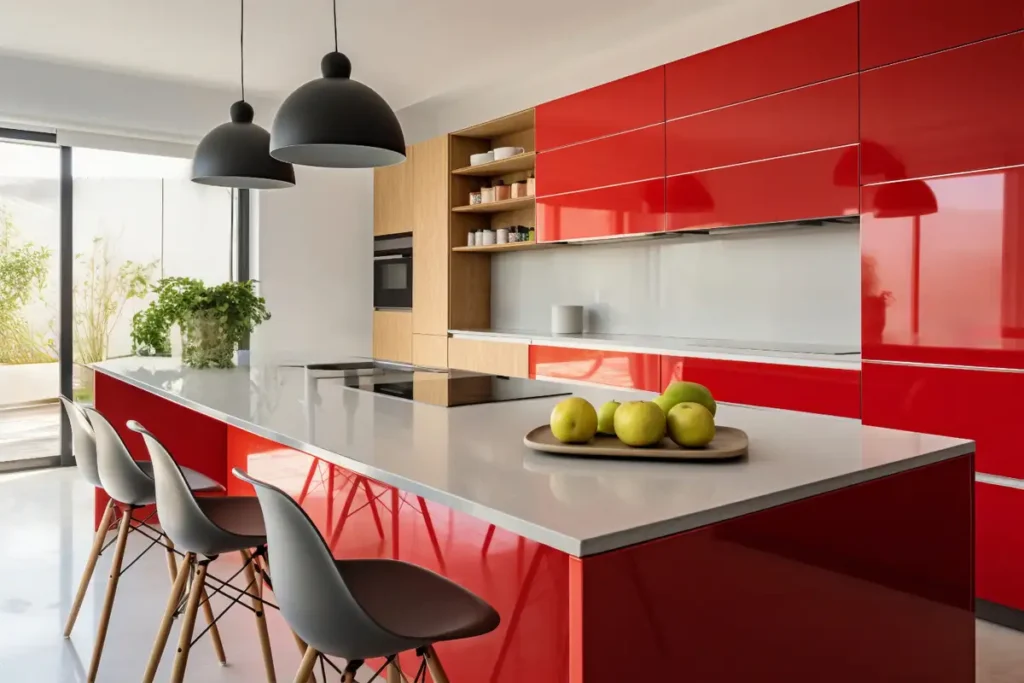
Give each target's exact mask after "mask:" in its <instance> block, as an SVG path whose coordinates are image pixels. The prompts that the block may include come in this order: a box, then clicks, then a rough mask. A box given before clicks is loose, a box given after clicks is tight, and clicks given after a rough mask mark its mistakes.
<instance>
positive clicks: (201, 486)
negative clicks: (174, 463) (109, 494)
mask: <svg viewBox="0 0 1024 683" xmlns="http://www.w3.org/2000/svg"><path fill="white" fill-rule="evenodd" d="M135 462H136V464H137V465H138V466H139V469H140V470H142V471H143V472H145V473H146V476H148V477H149V478H150V479H152V478H153V463H152V462H150V461H149V460H136V461H135ZM181 473H182V474H184V475H185V481H186V482H187V483H188V487H189V488H190V489H191V490H193V491H195V492H197V493H207V492H210V491H223V490H224V487H223V486H221V485H220V484H218V483H217V482H216V481H214V480H213V479H210V478H209V477H208V476H206V475H205V474H202V473H200V472H196V471H195V470H194V469H191V468H189V467H182V468H181Z"/></svg>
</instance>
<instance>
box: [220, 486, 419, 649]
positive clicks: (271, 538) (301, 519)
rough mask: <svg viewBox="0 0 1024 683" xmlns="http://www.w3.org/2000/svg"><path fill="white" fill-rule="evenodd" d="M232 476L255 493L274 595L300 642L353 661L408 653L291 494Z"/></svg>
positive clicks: (401, 640) (407, 647) (405, 646)
mask: <svg viewBox="0 0 1024 683" xmlns="http://www.w3.org/2000/svg"><path fill="white" fill-rule="evenodd" d="M231 473H232V474H233V475H234V476H236V477H238V478H239V479H241V480H242V481H245V482H248V483H249V484H252V486H253V487H254V488H255V489H256V496H257V497H258V498H259V501H260V507H261V508H262V509H263V520H264V523H265V524H266V527H267V548H268V555H269V559H270V576H271V578H272V579H273V582H274V586H273V589H274V595H275V596H276V598H277V605H278V607H280V608H281V614H282V615H283V616H284V618H285V621H287V622H288V625H289V626H290V627H291V629H292V630H293V631H295V633H296V634H298V636H299V637H300V638H302V639H303V640H304V641H305V642H306V643H308V644H309V645H311V646H313V647H314V648H316V650H317V651H319V652H322V653H324V654H329V655H332V656H337V657H343V658H345V659H350V660H351V659H367V658H369V657H371V656H378V655H380V654H381V653H385V654H388V653H393V652H399V651H401V650H404V649H410V647H409V645H408V644H407V643H406V642H405V641H404V639H402V638H401V637H400V636H397V635H396V634H393V633H391V632H390V631H388V630H386V629H385V628H383V627H382V626H380V625H379V624H377V622H375V621H374V620H373V618H372V617H371V616H370V615H369V614H367V613H366V611H365V610H364V609H363V608H362V607H361V606H360V605H359V603H358V602H357V601H356V599H355V598H354V597H353V596H352V593H351V592H350V591H349V589H348V587H347V586H346V585H345V581H344V579H343V578H342V575H341V574H340V573H339V572H338V568H337V566H336V565H335V562H334V557H333V556H332V555H331V552H330V550H329V549H328V548H327V544H326V543H325V542H324V539H323V536H321V535H320V532H319V531H317V528H316V526H315V525H314V524H313V522H312V520H310V519H309V516H308V515H307V514H306V512H305V511H304V510H303V509H302V508H301V507H300V506H299V504H298V503H296V502H295V500H293V499H292V497H291V496H289V495H288V494H287V493H285V492H284V491H282V490H281V489H279V488H276V487H274V486H271V485H270V484H267V483H266V482H262V481H260V480H258V479H253V478H252V477H251V476H249V475H248V474H246V473H245V472H243V471H241V470H240V469H238V468H237V467H236V468H234V469H233V470H232V471H231ZM392 648H393V649H392Z"/></svg>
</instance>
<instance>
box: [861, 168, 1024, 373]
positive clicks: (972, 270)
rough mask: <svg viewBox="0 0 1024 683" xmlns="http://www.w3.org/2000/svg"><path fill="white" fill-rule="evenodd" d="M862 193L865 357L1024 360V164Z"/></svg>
mask: <svg viewBox="0 0 1024 683" xmlns="http://www.w3.org/2000/svg"><path fill="white" fill-rule="evenodd" d="M862 200H863V209H864V213H863V215H862V217H861V231H860V239H861V272H862V276H861V290H862V291H861V301H862V304H861V327H862V333H861V344H862V348H863V352H864V357H865V358H866V359H872V360H886V361H899V362H914V363H935V364H942V365H970V366H979V367H989V368H1015V369H1024V167H1016V168H1010V169H1003V170H1000V171H988V172H980V173H970V174H963V175H956V176H946V177H942V178H933V179H931V180H927V181H922V180H908V181H904V182H898V183H887V184H884V185H876V186H871V187H865V188H864V189H863V195H862ZM1021 377H1022V378H1024V375H1021Z"/></svg>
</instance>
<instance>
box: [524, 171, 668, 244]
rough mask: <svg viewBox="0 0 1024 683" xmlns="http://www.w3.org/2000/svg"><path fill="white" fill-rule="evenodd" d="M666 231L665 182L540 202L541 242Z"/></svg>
mask: <svg viewBox="0 0 1024 683" xmlns="http://www.w3.org/2000/svg"><path fill="white" fill-rule="evenodd" d="M664 229H665V180H664V178H658V179H656V180H647V181H644V182H640V183H630V184H628V185H616V186H614V187H605V188H602V189H600V190H589V191H584V192H570V193H569V194H559V195H555V196H553V197H540V198H539V199H537V241H538V242H556V241H558V240H572V239H584V238H589V237H614V236H616V235H635V234H640V233H648V232H661V231H663V230H664Z"/></svg>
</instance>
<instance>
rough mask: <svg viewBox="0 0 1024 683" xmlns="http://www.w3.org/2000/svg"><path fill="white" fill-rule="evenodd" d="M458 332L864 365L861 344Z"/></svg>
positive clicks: (607, 347) (571, 344)
mask: <svg viewBox="0 0 1024 683" xmlns="http://www.w3.org/2000/svg"><path fill="white" fill-rule="evenodd" d="M449 332H450V333H451V335H452V336H453V337H463V338H468V339H488V340H491V341H506V342H521V343H524V344H537V345H541V346H560V347H563V348H572V349H576V348H578V349H594V350H598V351H625V352H629V353H653V354H660V355H665V356H688V357H690V358H708V359H715V360H731V361H746V362H750V363H773V364H778V365H803V366H808V367H817V368H837V369H841V370H860V360H861V358H860V349H857V348H855V347H848V346H833V345H829V344H788V343H785V342H737V341H728V340H723V339H696V338H682V337H653V336H644V335H635V334H603V333H599V332H584V333H583V334H552V333H551V332H545V331H539V330H536V331H530V330H449Z"/></svg>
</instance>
